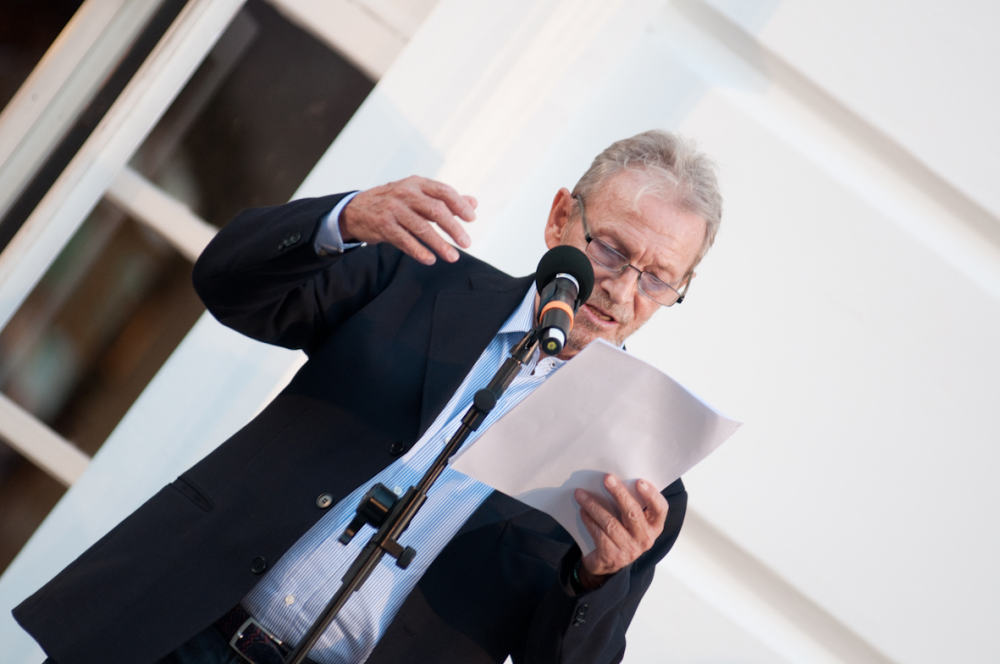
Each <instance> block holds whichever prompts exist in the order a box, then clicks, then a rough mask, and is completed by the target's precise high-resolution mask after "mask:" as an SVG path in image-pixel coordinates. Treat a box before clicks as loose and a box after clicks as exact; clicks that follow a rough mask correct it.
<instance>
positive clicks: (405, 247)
mask: <svg viewBox="0 0 1000 664" xmlns="http://www.w3.org/2000/svg"><path fill="white" fill-rule="evenodd" d="M476 206H477V202H476V199H475V198H473V197H472V196H462V195H460V194H459V193H458V192H457V191H455V190H454V189H453V188H451V187H449V186H448V185H446V184H443V183H441V182H436V181H434V180H428V179H427V178H423V177H420V176H417V175H412V176H410V177H408V178H406V179H404V180H400V181H398V182H390V183H389V184H386V185H382V186H381V187H375V188H373V189H368V190H367V191H362V192H361V193H359V194H358V195H357V196H355V197H354V199H353V200H352V201H351V202H350V203H348V204H347V206H346V207H345V208H344V209H343V211H342V212H341V213H340V235H341V237H343V238H344V241H345V242H347V241H354V242H367V243H369V244H376V243H378V242H388V243H390V244H392V245H393V246H395V247H397V248H398V249H400V250H401V251H404V252H405V253H407V254H409V255H410V256H412V257H413V258H415V259H417V260H418V261H420V262H421V263H423V264H425V265H433V263H434V261H435V258H434V254H437V255H438V256H440V257H441V258H443V259H445V260H446V261H448V262H449V263H454V262H455V261H457V260H458V251H456V250H455V248H454V247H452V246H451V245H450V244H448V242H447V241H446V240H445V239H444V238H442V237H441V236H440V235H438V233H437V232H436V231H435V230H434V228H433V226H431V224H437V225H438V226H439V227H440V228H441V229H442V230H444V232H445V233H447V234H448V235H449V236H451V238H452V239H453V240H455V242H456V244H458V245H459V246H460V247H462V248H467V247H468V246H469V245H470V244H471V241H470V240H469V236H468V234H467V233H466V232H465V229H464V228H463V227H462V224H461V223H460V222H459V221H458V219H456V217H459V218H460V219H462V220H463V221H466V222H469V221H473V220H474V219H475V218H476ZM421 242H422V243H423V244H421ZM425 245H426V246H425ZM428 247H430V251H429V250H428ZM432 251H433V253H432Z"/></svg>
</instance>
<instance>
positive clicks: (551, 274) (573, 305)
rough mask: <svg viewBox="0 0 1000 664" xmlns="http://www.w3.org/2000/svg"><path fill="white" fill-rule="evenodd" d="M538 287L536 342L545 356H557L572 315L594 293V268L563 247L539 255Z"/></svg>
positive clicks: (576, 252) (580, 254) (573, 249)
mask: <svg viewBox="0 0 1000 664" xmlns="http://www.w3.org/2000/svg"><path fill="white" fill-rule="evenodd" d="M535 286H536V287H537V288H538V294H539V296H540V298H541V299H540V300H539V303H538V328H537V329H538V330H539V332H540V334H539V343H540V345H541V348H542V351H544V352H545V354H547V355H557V354H559V352H560V351H562V349H563V346H565V345H566V339H567V337H568V336H569V331H570V330H572V329H573V316H574V315H576V310H577V309H579V308H580V305H581V304H583V303H584V302H586V301H587V298H588V297H590V292H591V291H592V290H594V268H593V267H592V266H591V265H590V259H589V258H587V256H586V254H584V253H583V252H582V251H580V250H579V249H577V248H576V247H571V246H569V245H566V244H562V245H559V246H558V247H554V248H553V249H550V250H549V251H547V252H546V253H545V255H544V256H542V260H540V261H539V262H538V270H537V271H536V272H535Z"/></svg>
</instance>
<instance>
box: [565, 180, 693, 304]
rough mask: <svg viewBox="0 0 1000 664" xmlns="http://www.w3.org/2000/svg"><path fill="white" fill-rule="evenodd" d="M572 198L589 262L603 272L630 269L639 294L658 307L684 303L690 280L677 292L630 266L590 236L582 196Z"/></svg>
mask: <svg viewBox="0 0 1000 664" xmlns="http://www.w3.org/2000/svg"><path fill="white" fill-rule="evenodd" d="M573 198H575V199H576V200H577V201H578V202H579V203H580V220H581V221H582V222H583V236H584V237H585V238H586V239H587V256H589V257H590V260H592V261H593V262H594V263H596V264H597V265H599V266H601V267H603V268H604V269H605V270H610V271H612V272H616V273H618V274H621V273H622V272H624V271H625V270H627V269H628V268H632V269H633V270H635V271H636V272H638V273H639V292H640V293H642V294H643V295H645V296H646V297H648V298H649V299H650V300H652V301H654V302H656V303H657V304H659V305H662V306H664V307H669V306H670V305H672V304H680V303H681V302H683V301H684V296H685V295H687V291H688V287H689V286H690V285H691V280H690V279H687V281H686V282H685V283H684V290H683V291H678V290H677V289H676V288H674V287H673V286H671V285H670V284H668V283H665V282H663V281H661V280H660V279H658V278H657V277H655V276H653V275H652V274H650V273H649V272H643V271H642V270H640V269H639V268H637V267H635V266H634V265H632V264H631V263H630V262H629V259H628V257H627V256H625V255H623V254H622V253H621V252H620V251H618V250H617V249H614V248H613V247H611V246H610V245H609V244H608V243H607V242H605V241H604V240H599V239H597V238H595V237H594V236H592V235H591V234H590V224H588V223H587V211H586V209H585V208H584V206H583V196H580V195H579V194H577V195H575V196H573Z"/></svg>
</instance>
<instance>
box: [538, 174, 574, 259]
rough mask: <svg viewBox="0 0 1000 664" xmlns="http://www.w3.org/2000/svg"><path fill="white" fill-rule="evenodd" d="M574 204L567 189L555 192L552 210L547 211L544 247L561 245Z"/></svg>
mask: <svg viewBox="0 0 1000 664" xmlns="http://www.w3.org/2000/svg"><path fill="white" fill-rule="evenodd" d="M574 204H575V201H574V200H573V196H572V194H570V192H569V189H567V188H566V187H563V188H562V189H560V190H559V191H557V192H556V197H555V198H554V199H553V200H552V209H551V210H549V219H548V221H546V222H545V246H546V247H548V248H549V249H552V248H553V247H557V246H559V245H560V244H563V237H564V235H565V234H566V228H567V226H569V221H570V219H571V213H572V212H573V205H574Z"/></svg>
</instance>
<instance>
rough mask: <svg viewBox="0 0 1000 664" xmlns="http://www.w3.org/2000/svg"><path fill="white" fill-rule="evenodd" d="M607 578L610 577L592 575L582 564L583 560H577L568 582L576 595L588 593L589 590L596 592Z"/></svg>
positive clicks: (606, 575) (607, 575)
mask: <svg viewBox="0 0 1000 664" xmlns="http://www.w3.org/2000/svg"><path fill="white" fill-rule="evenodd" d="M609 576H611V575H610V574H592V573H591V572H590V571H589V570H588V569H587V567H586V566H585V565H584V564H583V559H582V558H578V559H577V561H576V564H575V565H574V566H573V572H572V573H571V574H570V582H571V584H572V585H573V590H575V591H577V592H578V593H579V592H588V591H590V590H597V589H598V588H600V587H601V586H603V585H604V582H605V581H607V580H608V577H609Z"/></svg>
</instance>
